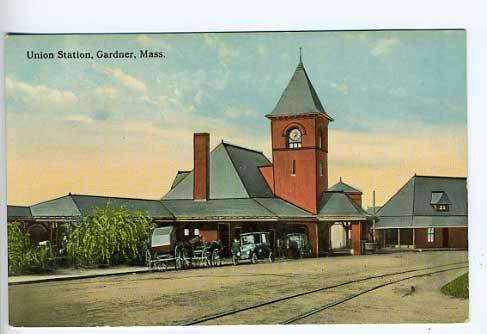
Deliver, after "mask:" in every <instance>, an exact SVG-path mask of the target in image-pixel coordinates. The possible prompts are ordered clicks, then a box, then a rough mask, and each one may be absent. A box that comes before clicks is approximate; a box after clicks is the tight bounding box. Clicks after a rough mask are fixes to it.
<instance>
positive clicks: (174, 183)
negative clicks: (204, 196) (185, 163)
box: [171, 170, 191, 189]
mask: <svg viewBox="0 0 487 334" xmlns="http://www.w3.org/2000/svg"><path fill="white" fill-rule="evenodd" d="M190 172H191V171H182V170H178V173H177V174H176V177H175V178H174V181H172V185H171V189H172V188H174V187H175V186H177V185H178V184H179V182H181V181H182V180H183V179H184V178H185V177H186V176H188V175H189V173H190Z"/></svg>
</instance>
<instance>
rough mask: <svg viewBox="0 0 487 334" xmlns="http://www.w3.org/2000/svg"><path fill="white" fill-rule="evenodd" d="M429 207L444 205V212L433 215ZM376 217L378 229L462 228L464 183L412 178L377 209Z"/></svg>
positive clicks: (465, 211)
mask: <svg viewBox="0 0 487 334" xmlns="http://www.w3.org/2000/svg"><path fill="white" fill-rule="evenodd" d="M432 201H434V202H437V203H433V202H432ZM432 204H448V205H449V207H448V211H437V210H435V209H433V207H432ZM377 216H378V217H379V221H378V223H377V227H378V228H387V227H421V226H423V227H424V226H430V227H434V226H466V225H467V221H468V199H467V179H466V178H465V177H441V176H420V175H415V176H413V177H412V178H411V179H409V180H408V182H406V184H405V185H404V186H402V188H401V189H399V191H398V192H397V193H396V194H394V195H393V196H392V197H391V198H390V199H389V201H387V202H386V203H385V204H384V205H383V206H382V207H381V209H380V210H379V211H378V212H377Z"/></svg>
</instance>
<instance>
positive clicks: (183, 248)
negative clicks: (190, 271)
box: [146, 226, 222, 271]
mask: <svg viewBox="0 0 487 334" xmlns="http://www.w3.org/2000/svg"><path fill="white" fill-rule="evenodd" d="M221 251H222V247H221V244H220V242H219V241H207V240H204V239H202V238H200V237H199V236H196V237H194V238H192V239H189V240H177V237H176V229H175V227H174V226H164V227H157V228H155V229H154V230H153V231H152V234H151V237H150V244H149V247H148V248H147V251H146V264H147V268H148V269H149V271H152V270H158V271H165V270H166V269H167V268H168V267H169V266H170V265H173V266H174V268H175V269H186V268H193V267H204V266H205V267H216V266H220V265H221V263H222V259H221Z"/></svg>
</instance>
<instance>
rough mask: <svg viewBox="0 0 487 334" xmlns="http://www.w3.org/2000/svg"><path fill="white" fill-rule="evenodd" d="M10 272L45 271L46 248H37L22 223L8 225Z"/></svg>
mask: <svg viewBox="0 0 487 334" xmlns="http://www.w3.org/2000/svg"><path fill="white" fill-rule="evenodd" d="M7 229H8V231H7V234H8V236H7V237H8V272H9V274H13V273H18V272H22V271H25V270H29V269H32V268H33V267H42V268H43V269H45V263H46V261H47V257H48V249H47V247H46V246H36V245H34V243H33V242H32V240H31V239H30V236H29V233H27V232H26V231H25V230H24V229H23V228H22V226H21V224H20V223H17V222H12V223H9V224H8V227H7Z"/></svg>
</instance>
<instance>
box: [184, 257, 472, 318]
mask: <svg viewBox="0 0 487 334" xmlns="http://www.w3.org/2000/svg"><path fill="white" fill-rule="evenodd" d="M465 263H468V262H455V263H449V264H443V265H438V266H431V267H425V268H419V269H411V270H404V271H398V272H393V273H386V274H381V275H374V276H368V277H364V278H359V279H356V280H350V281H346V282H342V283H338V284H334V285H329V286H324V287H321V288H317V289H313V290H308V291H304V292H300V293H296V294H292V295H288V296H284V297H278V298H275V299H271V300H268V301H265V302H261V303H257V304H254V305H250V306H244V307H241V308H237V309H232V310H227V311H223V312H218V313H212V314H207V315H204V316H202V317H199V318H195V319H191V320H185V321H182V322H180V323H177V324H176V326H191V325H197V324H200V323H204V322H207V321H210V320H214V319H219V318H223V317H226V316H229V315H234V314H237V313H241V312H245V311H248V310H252V309H256V308H260V307H263V306H267V305H271V304H275V303H278V302H282V301H286V300H289V299H293V298H298V297H302V296H306V295H309V294H313V293H317V292H320V291H325V290H329V289H334V288H338V287H341V286H345V285H349V284H354V283H359V282H364V281H368V280H372V279H377V278H384V277H389V276H396V275H402V274H408V273H412V272H416V271H423V270H429V269H433V268H441V267H446V266H453V265H457V264H465ZM454 269H456V268H454ZM450 270H453V269H450ZM318 312H319V311H318Z"/></svg>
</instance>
